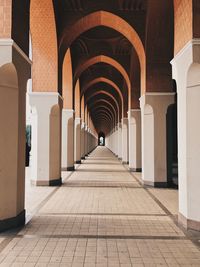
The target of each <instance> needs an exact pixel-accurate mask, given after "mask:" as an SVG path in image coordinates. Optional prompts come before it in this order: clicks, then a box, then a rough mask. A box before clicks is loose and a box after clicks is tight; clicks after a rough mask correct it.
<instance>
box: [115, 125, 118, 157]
mask: <svg viewBox="0 0 200 267" xmlns="http://www.w3.org/2000/svg"><path fill="white" fill-rule="evenodd" d="M114 146H115V155H116V156H117V157H118V126H115V137H114Z"/></svg>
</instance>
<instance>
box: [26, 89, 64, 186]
mask: <svg viewBox="0 0 200 267" xmlns="http://www.w3.org/2000/svg"><path fill="white" fill-rule="evenodd" d="M29 96H30V105H31V107H32V116H31V124H32V166H31V180H32V183H33V184H35V185H60V184H61V111H60V110H61V108H62V100H61V97H60V95H59V94H58V93H30V94H29Z"/></svg>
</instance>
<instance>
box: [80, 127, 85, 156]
mask: <svg viewBox="0 0 200 267" xmlns="http://www.w3.org/2000/svg"><path fill="white" fill-rule="evenodd" d="M81 159H85V123H84V122H82V124H81Z"/></svg>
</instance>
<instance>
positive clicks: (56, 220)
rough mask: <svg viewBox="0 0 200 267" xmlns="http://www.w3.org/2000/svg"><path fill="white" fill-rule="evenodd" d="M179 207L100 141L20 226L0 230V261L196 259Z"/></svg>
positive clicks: (151, 262) (154, 262) (161, 262)
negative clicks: (146, 184) (179, 223)
mask: <svg viewBox="0 0 200 267" xmlns="http://www.w3.org/2000/svg"><path fill="white" fill-rule="evenodd" d="M177 212H178V204H177V191H176V190H170V189H155V188H148V187H145V188H144V187H143V186H142V185H141V184H140V183H139V181H138V180H137V178H135V177H134V176H133V175H132V174H131V173H130V172H128V170H127V169H126V166H125V165H122V164H121V163H120V161H119V160H118V159H117V158H116V157H115V156H114V155H113V154H112V153H111V152H110V151H109V150H108V149H107V148H106V147H97V148H96V150H94V151H93V152H92V153H91V154H90V155H89V157H87V158H86V159H85V160H84V161H83V164H80V165H76V171H75V172H71V174H70V175H69V176H68V177H67V178H66V179H65V180H64V181H63V185H62V186H61V187H56V188H54V189H53V191H51V192H50V194H49V195H48V196H47V197H46V199H45V201H42V204H41V203H40V204H39V208H38V209H37V212H36V214H35V215H34V216H33V218H32V219H31V220H30V221H29V222H28V223H27V224H26V226H25V227H24V228H22V229H20V230H18V231H12V232H7V233H2V234H1V235H0V266H53V267H54V266H65V267H68V266H73V267H75V266H76V267H78V266H85V267H87V266H88V267H92V266H98V267H100V266H101V267H106V266H113V267H118V266H124V267H128V266H200V251H199V247H198V243H199V240H198V238H199V239H200V236H199V235H197V234H196V233H195V235H194V234H193V232H184V230H182V229H181V228H180V227H179V226H177V224H176V220H177ZM194 236H195V238H194Z"/></svg>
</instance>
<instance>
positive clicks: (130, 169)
mask: <svg viewBox="0 0 200 267" xmlns="http://www.w3.org/2000/svg"><path fill="white" fill-rule="evenodd" d="M129 171H130V172H142V168H129Z"/></svg>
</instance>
